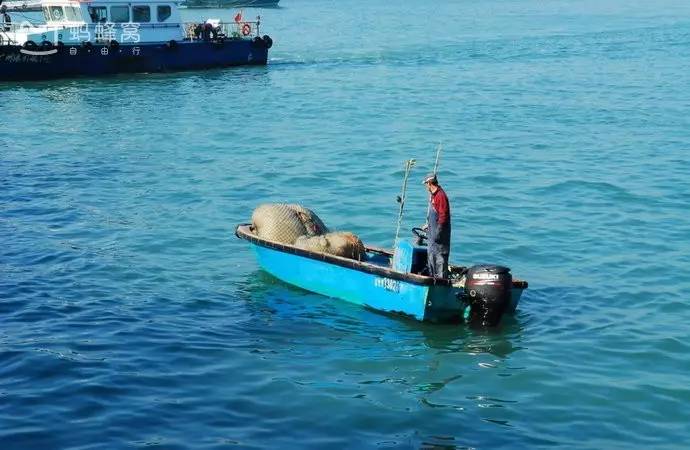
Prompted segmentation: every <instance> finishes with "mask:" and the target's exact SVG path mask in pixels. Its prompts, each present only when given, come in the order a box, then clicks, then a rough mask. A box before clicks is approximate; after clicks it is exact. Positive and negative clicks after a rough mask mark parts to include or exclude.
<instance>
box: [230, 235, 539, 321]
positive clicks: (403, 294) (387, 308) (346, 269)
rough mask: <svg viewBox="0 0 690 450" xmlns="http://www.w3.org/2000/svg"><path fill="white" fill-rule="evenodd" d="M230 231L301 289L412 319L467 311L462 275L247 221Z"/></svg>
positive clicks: (516, 283)
mask: <svg viewBox="0 0 690 450" xmlns="http://www.w3.org/2000/svg"><path fill="white" fill-rule="evenodd" d="M235 235H236V236H237V237H238V238H240V239H244V240H246V241H248V242H249V243H250V245H251V248H252V251H253V252H254V253H255V255H256V259H257V262H258V263H259V266H260V267H261V268H262V269H263V270H265V271H266V272H268V273H270V274H271V275H273V276H274V277H276V278H278V279H280V280H283V281H285V282H286V283H289V284H292V285H294V286H297V287H300V288H302V289H305V290H308V291H311V292H315V293H318V294H321V295H325V296H328V297H333V298H337V299H341V300H345V301H348V302H350V303H354V304H357V305H362V306H366V307H369V308H372V309H376V310H378V311H384V312H389V313H399V314H403V315H406V316H410V317H413V318H415V319H417V320H424V321H431V322H460V321H463V320H464V319H465V318H466V317H467V316H468V313H469V304H468V303H467V301H466V292H465V285H464V278H459V279H454V280H450V279H438V278H432V277H429V276H425V275H420V274H417V273H413V272H406V271H401V270H396V269H394V268H393V267H391V262H392V261H393V259H394V255H393V253H392V252H390V251H388V250H384V249H380V248H376V247H366V250H367V255H368V258H367V260H366V261H359V260H354V259H349V258H343V257H340V256H335V255H330V254H327V253H321V252H315V251H310V250H305V249H300V248H297V247H295V246H292V245H287V244H282V243H278V242H274V241H269V240H266V239H262V238H259V237H257V236H256V235H255V234H254V233H253V232H252V230H251V228H250V226H249V225H248V224H242V225H238V226H237V228H236V229H235ZM394 265H395V264H394ZM453 267H454V268H455V269H456V270H459V271H462V269H463V268H462V267H459V266H453ZM526 288H527V282H526V281H520V280H513V285H512V289H511V299H510V304H509V305H508V306H507V308H506V313H509V314H510V313H513V312H514V311H515V309H516V308H517V305H518V303H519V301H520V296H521V295H522V292H523V290H524V289H526Z"/></svg>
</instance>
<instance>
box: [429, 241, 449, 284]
mask: <svg viewBox="0 0 690 450" xmlns="http://www.w3.org/2000/svg"><path fill="white" fill-rule="evenodd" d="M428 255H429V258H428V260H427V267H428V268H429V275H431V276H432V277H434V278H448V252H445V253H441V252H439V251H438V250H436V249H433V248H430V249H429V252H428Z"/></svg>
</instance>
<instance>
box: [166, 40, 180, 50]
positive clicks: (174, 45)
mask: <svg viewBox="0 0 690 450" xmlns="http://www.w3.org/2000/svg"><path fill="white" fill-rule="evenodd" d="M165 45H166V46H167V47H168V48H169V49H170V50H175V49H176V48H177V41H176V40H175V39H171V40H169V41H168V42H167V43H166V44H165Z"/></svg>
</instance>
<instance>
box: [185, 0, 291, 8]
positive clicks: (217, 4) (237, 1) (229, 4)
mask: <svg viewBox="0 0 690 450" xmlns="http://www.w3.org/2000/svg"><path fill="white" fill-rule="evenodd" d="M278 2H280V0H185V1H183V2H182V6H186V7H187V8H240V7H247V8H277V7H278Z"/></svg>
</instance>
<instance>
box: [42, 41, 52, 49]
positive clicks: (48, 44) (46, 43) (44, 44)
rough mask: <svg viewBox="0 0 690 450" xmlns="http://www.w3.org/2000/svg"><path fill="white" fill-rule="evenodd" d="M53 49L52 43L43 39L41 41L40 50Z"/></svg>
mask: <svg viewBox="0 0 690 450" xmlns="http://www.w3.org/2000/svg"><path fill="white" fill-rule="evenodd" d="M52 49H53V43H52V42H50V41H43V42H41V50H52Z"/></svg>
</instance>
